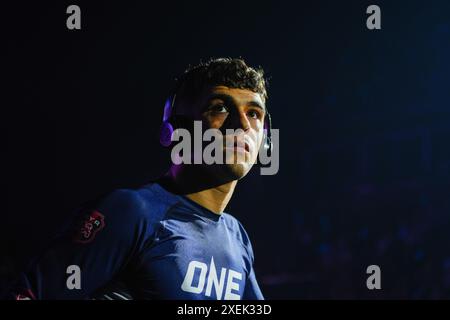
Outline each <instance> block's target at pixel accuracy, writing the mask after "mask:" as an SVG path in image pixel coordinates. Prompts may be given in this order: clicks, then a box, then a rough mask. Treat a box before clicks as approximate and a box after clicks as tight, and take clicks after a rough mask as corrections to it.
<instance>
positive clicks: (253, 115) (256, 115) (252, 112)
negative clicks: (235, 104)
mask: <svg viewBox="0 0 450 320" xmlns="http://www.w3.org/2000/svg"><path fill="white" fill-rule="evenodd" d="M247 114H248V116H249V117H250V118H253V119H260V118H261V116H262V114H261V112H259V111H257V110H249V111H248V112H247Z"/></svg>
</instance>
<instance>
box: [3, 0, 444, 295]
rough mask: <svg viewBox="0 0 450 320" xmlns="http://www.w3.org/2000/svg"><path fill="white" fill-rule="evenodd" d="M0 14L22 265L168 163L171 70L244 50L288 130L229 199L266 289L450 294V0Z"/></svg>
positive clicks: (9, 228) (16, 249) (89, 7)
mask: <svg viewBox="0 0 450 320" xmlns="http://www.w3.org/2000/svg"><path fill="white" fill-rule="evenodd" d="M70 4H77V5H79V6H80V7H81V20H82V21H81V23H82V29H81V30H79V31H70V30H67V28H66V18H67V16H68V15H67V14H66V13H65V12H66V8H67V6H68V5H70ZM370 4H377V5H379V6H380V7H381V12H382V15H381V18H382V30H376V31H370V30H368V29H367V28H366V18H367V14H366V8H367V6H368V5H370ZM0 20H1V30H2V34H3V35H2V41H1V52H2V56H3V58H2V60H3V63H2V71H1V74H2V78H3V81H4V83H5V84H6V85H3V86H2V87H3V89H4V93H3V94H2V96H3V97H2V99H1V101H2V103H1V112H2V117H1V120H2V121H1V123H2V127H4V128H5V129H6V130H4V131H5V136H6V147H5V148H4V150H3V152H2V155H3V159H4V160H6V164H5V165H3V169H4V173H3V176H4V177H6V179H3V187H4V188H5V191H4V192H3V196H6V197H5V200H4V201H2V203H3V204H6V205H4V206H2V207H3V208H6V210H2V217H1V222H0V223H1V228H0V229H1V233H0V235H1V239H0V240H1V241H0V243H1V253H2V255H3V256H4V257H11V258H12V259H13V261H15V264H16V265H17V266H18V267H19V266H21V265H23V264H24V263H26V262H27V261H28V259H29V257H30V256H32V255H33V253H35V252H37V250H38V249H39V248H40V247H41V246H42V245H44V244H45V243H46V241H48V240H49V239H51V237H52V234H53V233H54V232H55V231H56V230H57V229H58V226H59V225H60V224H61V223H63V221H64V220H65V217H67V215H68V214H69V213H70V212H71V211H72V210H73V209H74V208H76V207H77V206H78V205H80V204H81V203H82V202H84V201H86V200H89V199H92V198H94V197H96V196H98V195H100V194H103V193H105V192H108V191H111V190H113V189H115V188H119V187H137V186H139V185H141V184H144V183H147V182H148V181H149V180H151V179H153V178H155V177H157V176H158V175H159V174H160V173H162V172H164V171H165V170H166V169H167V168H168V165H169V161H170V159H169V154H168V152H167V151H166V150H164V149H163V148H162V147H160V146H159V142H158V132H159V125H160V122H161V117H162V109H163V103H164V100H165V98H166V95H167V94H168V92H169V89H170V88H171V86H172V85H173V79H174V78H175V77H176V76H177V75H178V74H179V73H181V72H182V71H183V70H184V68H185V67H186V66H187V65H188V64H196V63H197V62H199V60H200V59H208V58H209V57H223V56H230V57H239V56H241V57H243V58H244V59H246V61H247V62H248V63H249V64H250V65H254V66H258V65H261V66H262V67H263V68H264V69H265V71H266V74H267V76H268V77H269V82H270V86H269V96H270V98H269V102H268V106H269V108H270V110H271V114H272V118H273V126H274V127H275V128H278V129H280V139H281V141H280V150H281V154H280V171H279V173H278V174H277V175H275V176H260V175H259V174H258V171H257V170H254V171H253V172H252V173H251V174H250V175H249V176H247V178H246V179H244V180H243V181H242V183H240V184H239V185H238V187H237V192H236V193H235V196H234V197H233V199H232V202H231V204H230V206H229V208H227V211H228V212H230V213H232V214H233V215H234V216H236V217H237V218H238V219H240V220H241V221H242V223H243V224H244V226H245V227H246V229H247V231H248V233H249V234H250V236H251V239H252V242H253V247H254V250H255V255H256V260H255V263H256V265H255V267H256V272H257V276H258V278H259V282H260V285H261V287H262V290H263V292H264V294H265V296H266V298H271V299H283V298H288V299H311V298H326V299H328V298H332V299H337V298H344V299H347V298H370V299H372V298H373V299H379V298H415V299H419V298H427V299H429V298H448V297H449V296H450V232H449V227H450V218H449V214H450V197H449V195H450V192H449V191H450V181H449V178H450V151H449V148H448V146H449V142H448V139H449V138H450V113H449V108H450V90H449V80H450V62H449V57H450V2H449V1H317V0H316V1H290V2H282V1H273V2H261V1H236V2H233V1H222V2H215V1H207V2H199V1H183V2H179V3H176V2H173V1H163V2H158V3H157V2H152V1H146V2H145V3H144V2H143V1H142V2H131V1H117V2H114V3H112V1H95V3H94V1H90V2H79V1H70V2H69V1H55V2H53V3H52V2H48V1H47V2H45V1H39V3H36V2H30V3H28V4H25V2H19V3H17V4H15V5H11V4H9V5H3V4H2V10H1V17H0ZM2 131H3V130H2ZM371 264H376V265H379V266H380V267H381V273H382V280H381V284H382V289H381V290H374V291H369V290H368V289H367V288H366V278H367V276H368V275H367V274H366V268H367V266H369V265H371Z"/></svg>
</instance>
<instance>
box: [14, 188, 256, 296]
mask: <svg viewBox="0 0 450 320" xmlns="http://www.w3.org/2000/svg"><path fill="white" fill-rule="evenodd" d="M79 217H82V218H81V219H79V218H78V223H77V224H75V226H76V227H75V228H71V229H74V230H72V231H71V232H68V231H67V232H64V233H63V235H62V236H60V237H58V238H57V241H55V242H54V243H53V244H52V245H51V246H50V248H48V249H47V250H46V251H45V253H44V254H43V255H42V256H41V257H40V258H39V259H38V260H37V261H36V262H35V263H34V264H33V267H32V268H31V269H30V270H29V271H28V272H26V273H24V274H23V275H22V278H23V279H22V280H21V281H20V282H21V285H20V286H18V287H17V288H16V291H14V295H15V298H17V299H20V298H27V297H30V298H32V299H89V298H90V297H92V295H94V293H95V292H96V291H98V290H100V289H101V288H103V287H105V286H106V285H107V284H108V283H110V282H111V281H114V280H115V279H121V281H125V283H126V284H127V286H128V287H129V288H130V289H131V292H132V295H133V297H134V298H135V299H174V300H175V299H223V300H234V299H251V300H259V299H264V298H263V295H262V294H261V291H260V289H259V286H258V283H257V281H256V278H255V273H254V270H253V260H254V256H253V250H252V246H251V243H250V240H249V237H248V235H247V233H246V231H245V230H244V228H243V227H242V225H241V224H240V223H239V221H237V220H236V219H235V218H234V217H232V216H231V215H229V214H227V213H223V214H221V215H218V214H215V213H213V212H211V211H209V210H207V209H206V208H204V207H202V206H200V205H198V204H197V203H195V202H193V201H191V200H189V199H188V198H186V197H184V196H181V195H175V194H173V193H170V192H168V191H167V190H166V189H164V188H163V187H162V186H160V185H159V184H157V183H151V184H149V185H146V186H144V187H142V188H140V189H137V190H128V189H120V190H116V191H114V192H112V193H111V194H109V195H108V196H106V197H103V198H102V199H101V200H100V201H98V202H96V204H95V205H93V206H90V207H89V208H85V209H84V210H83V212H82V215H79ZM73 231H74V232H73ZM78 267H79V269H78ZM77 274H79V275H80V277H79V278H74V277H75V276H76V275H77ZM75 279H79V282H78V285H77V284H76V283H77V280H75ZM77 287H78V288H77Z"/></svg>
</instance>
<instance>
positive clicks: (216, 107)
mask: <svg viewBox="0 0 450 320" xmlns="http://www.w3.org/2000/svg"><path fill="white" fill-rule="evenodd" d="M209 111H211V112H214V113H225V112H228V109H227V107H226V106H224V105H223V104H216V105H214V106H211V107H209Z"/></svg>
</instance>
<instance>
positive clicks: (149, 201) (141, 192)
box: [95, 184, 175, 220]
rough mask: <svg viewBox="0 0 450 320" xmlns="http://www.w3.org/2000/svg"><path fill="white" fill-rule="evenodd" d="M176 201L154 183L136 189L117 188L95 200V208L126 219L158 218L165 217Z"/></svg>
mask: <svg viewBox="0 0 450 320" xmlns="http://www.w3.org/2000/svg"><path fill="white" fill-rule="evenodd" d="M174 201H175V200H174V199H171V197H170V196H168V195H164V194H161V193H160V190H159V189H158V188H157V187H155V186H154V184H148V185H144V186H142V187H140V188H135V189H131V188H120V189H115V190H113V191H111V192H109V193H107V194H105V195H103V196H101V197H100V198H98V199H97V200H95V208H96V209H97V210H98V211H100V212H104V213H106V214H111V215H119V216H122V217H124V218H126V219H132V218H133V217H134V218H146V219H151V220H158V219H162V218H163V216H164V215H165V213H166V211H167V210H168V208H169V207H170V206H171V205H172V204H173V202H174Z"/></svg>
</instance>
